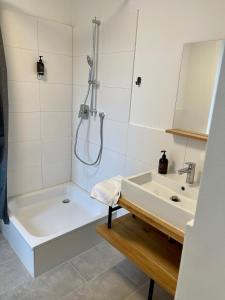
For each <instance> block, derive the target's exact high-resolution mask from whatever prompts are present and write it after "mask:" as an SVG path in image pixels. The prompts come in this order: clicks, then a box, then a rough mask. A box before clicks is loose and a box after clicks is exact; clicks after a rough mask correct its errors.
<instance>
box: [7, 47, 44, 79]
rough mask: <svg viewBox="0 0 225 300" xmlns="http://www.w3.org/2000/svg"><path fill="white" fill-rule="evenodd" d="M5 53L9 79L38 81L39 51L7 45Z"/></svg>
mask: <svg viewBox="0 0 225 300" xmlns="http://www.w3.org/2000/svg"><path fill="white" fill-rule="evenodd" d="M5 54H6V63H7V72H8V80H16V81H32V82H36V81H37V75H36V62H37V57H38V55H37V54H38V53H37V51H35V50H24V49H19V48H12V47H6V48H5Z"/></svg>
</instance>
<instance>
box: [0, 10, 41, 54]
mask: <svg viewBox="0 0 225 300" xmlns="http://www.w3.org/2000/svg"><path fill="white" fill-rule="evenodd" d="M1 25H2V28H1V29H2V35H3V41H4V43H5V45H8V46H12V47H19V48H26V49H37V18H35V17H31V16H28V15H26V14H23V13H19V12H15V11H12V10H7V9H5V10H4V11H3V12H2V13H1Z"/></svg>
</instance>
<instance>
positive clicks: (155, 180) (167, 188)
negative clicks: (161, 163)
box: [121, 171, 198, 231]
mask: <svg viewBox="0 0 225 300" xmlns="http://www.w3.org/2000/svg"><path fill="white" fill-rule="evenodd" d="M183 181H184V177H183V176H180V175H177V174H169V175H160V174H158V173H156V172H153V171H152V172H147V173H142V174H138V175H136V176H132V177H128V178H126V179H123V180H122V190H121V194H122V197H123V198H125V199H127V200H129V201H130V202H133V203H134V204H136V205H137V206H139V207H141V208H142V209H144V210H146V211H149V212H150V213H152V214H153V215H155V216H157V217H159V218H160V219H162V220H164V221H166V222H167V223H169V224H171V225H173V226H175V227H177V228H179V229H181V230H183V231H184V229H185V225H186V224H187V222H189V221H190V220H192V219H193V218H194V215H195V210H196V204H197V199H198V187H196V186H194V185H192V186H189V185H187V184H186V183H184V182H183ZM172 197H173V200H178V202H174V201H173V200H172ZM174 198H175V199H174Z"/></svg>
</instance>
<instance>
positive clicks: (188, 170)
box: [178, 162, 196, 184]
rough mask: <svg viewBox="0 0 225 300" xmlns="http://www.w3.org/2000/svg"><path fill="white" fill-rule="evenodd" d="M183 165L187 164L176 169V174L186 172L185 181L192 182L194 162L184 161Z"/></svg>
mask: <svg viewBox="0 0 225 300" xmlns="http://www.w3.org/2000/svg"><path fill="white" fill-rule="evenodd" d="M185 165H187V167H186V168H183V169H180V170H178V174H179V175H182V174H185V173H186V174H187V178H186V182H187V183H188V184H193V183H194V177H195V166H196V164H195V163H193V162H186V163H185Z"/></svg>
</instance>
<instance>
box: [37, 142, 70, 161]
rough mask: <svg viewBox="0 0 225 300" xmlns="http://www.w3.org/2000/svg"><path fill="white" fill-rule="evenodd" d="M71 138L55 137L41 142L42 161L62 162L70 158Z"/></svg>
mask: <svg viewBox="0 0 225 300" xmlns="http://www.w3.org/2000/svg"><path fill="white" fill-rule="evenodd" d="M71 149H72V148H71V139H69V138H67V139H61V138H59V139H57V140H55V141H44V142H42V162H43V164H44V165H47V164H57V163H59V162H61V163H63V162H66V161H69V160H70V159H71V155H72V153H71Z"/></svg>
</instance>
